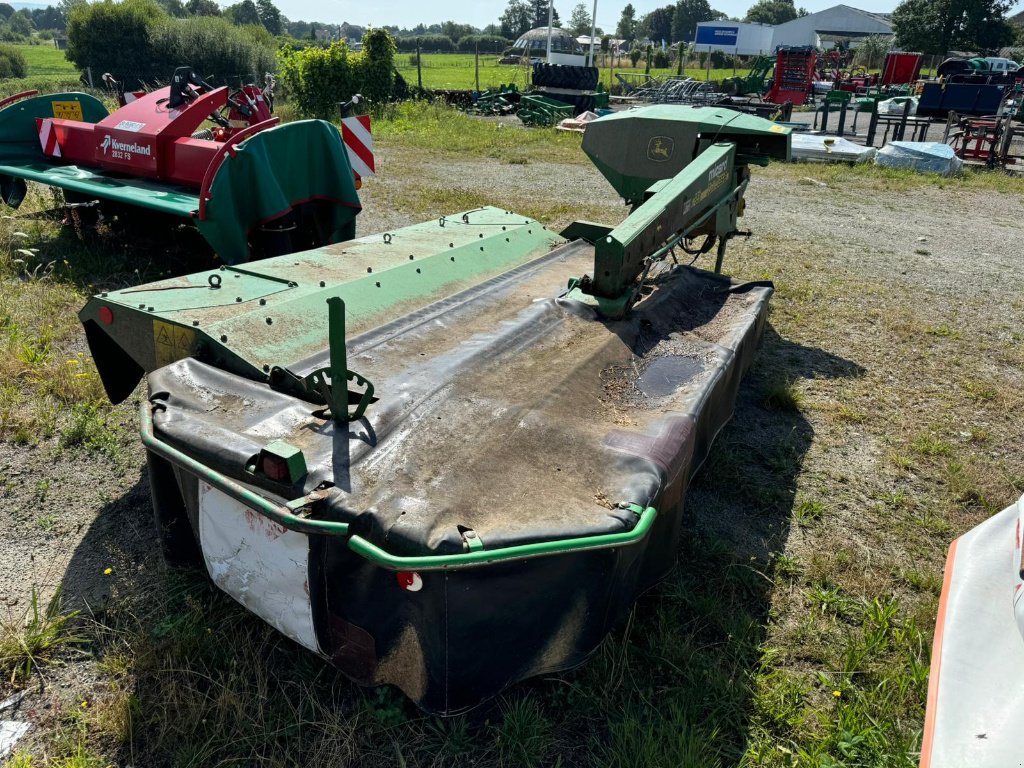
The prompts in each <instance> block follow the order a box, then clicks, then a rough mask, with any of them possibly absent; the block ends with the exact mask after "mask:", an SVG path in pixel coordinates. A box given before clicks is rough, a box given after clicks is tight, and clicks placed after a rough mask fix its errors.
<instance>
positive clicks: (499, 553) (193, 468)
mask: <svg viewBox="0 0 1024 768" xmlns="http://www.w3.org/2000/svg"><path fill="white" fill-rule="evenodd" d="M139 411H140V421H141V433H142V444H143V445H145V446H146V448H147V450H150V451H152V452H153V453H155V454H157V455H159V456H160V457H162V458H164V459H166V460H168V461H170V462H173V463H175V464H178V465H180V466H181V467H182V468H183V469H185V470H188V471H189V472H192V473H194V474H195V475H197V476H199V478H201V479H202V480H204V481H205V482H207V483H209V484H210V485H212V486H213V487H214V488H216V489H217V490H219V491H221V492H223V493H226V494H227V495H228V496H230V497H232V498H233V499H235V500H236V501H238V502H240V503H242V504H244V505H245V506H247V507H250V508H251V509H253V510H254V511H255V512H258V513H259V514H261V515H263V516H264V517H266V518H267V519H268V520H271V521H273V522H275V523H277V524H278V525H280V526H283V527H284V528H287V529H288V530H291V531H297V532H299V533H305V534H319V535H324V536H340V537H345V536H347V537H348V547H349V549H351V550H352V551H353V552H355V553H356V554H358V555H360V556H361V557H363V558H365V559H367V560H369V561H370V562H371V563H373V564H374V565H377V566H380V567H382V568H387V569H388V570H392V571H441V570H447V569H453V568H471V567H475V566H482V565H490V564H492V563H498V562H506V561H511V560H527V559H530V558H534V557H546V556H548V555H559V554H566V553H568V552H582V551H588V550H595V549H612V548H614V547H622V546H629V545H631V544H635V543H637V542H638V541H641V540H642V539H644V538H645V537H646V536H647V533H648V532H649V531H650V529H651V526H652V525H653V524H654V520H655V518H656V517H657V514H658V513H657V510H655V508H654V507H642V506H640V505H639V504H625V505H621V506H622V508H624V509H629V510H630V511H632V512H633V513H634V514H635V515H637V522H636V525H634V526H633V529H632V530H630V531H623V532H621V533H606V534H599V535H596V536H579V537H576V538H571V539H557V540H555V541H542V542H537V543H535V544H519V545H516V546H511V547H501V548H499V549H492V550H487V549H478V550H474V551H471V552H461V553H458V554H453V555H422V556H414V557H404V556H400V555H392V554H391V553H389V552H386V551H384V550H383V549H381V548H380V547H378V546H377V545H375V544H372V543H371V542H369V541H367V540H366V539H364V538H362V537H361V536H358V535H350V534H349V525H348V523H339V522H334V521H331V520H310V519H308V518H303V517H299V516H298V515H296V514H295V512H296V511H297V510H300V509H303V508H304V507H308V506H310V505H312V504H314V503H315V502H317V501H319V500H320V499H321V498H322V496H321V495H320V494H319V493H318V492H316V491H314V492H313V493H310V494H307V495H306V496H302V497H300V498H298V499H295V500H294V501H291V502H288V503H287V504H278V503H276V502H273V501H270V500H269V499H266V498H264V497H263V496H260V495H259V494H258V493H254V492H253V491H251V490H249V489H248V488H246V487H245V486H243V485H241V484H240V483H237V482H235V481H234V480H232V479H230V478H228V477H225V476H224V475H222V474H220V473H219V472H217V471H216V470H213V469H211V468H210V467H207V466H206V465H205V464H201V463H200V462H198V461H196V460H195V459H193V458H192V457H190V456H188V455H187V454H185V453H183V452H182V451H179V450H178V449H177V448H174V447H173V446H170V445H168V444H167V443H165V442H163V441H162V440H159V439H158V438H157V437H156V435H155V434H154V432H153V416H152V414H151V413H150V404H149V403H148V402H147V401H143V402H142V404H141V405H140V408H139Z"/></svg>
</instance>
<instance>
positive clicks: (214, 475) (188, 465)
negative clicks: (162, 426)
mask: <svg viewBox="0 0 1024 768" xmlns="http://www.w3.org/2000/svg"><path fill="white" fill-rule="evenodd" d="M149 406H150V404H149V402H148V401H145V400H144V401H143V402H142V404H141V406H140V407H139V421H140V422H141V424H140V426H141V429H140V432H141V434H142V444H143V445H144V446H146V448H147V449H148V450H150V451H152V452H153V453H155V454H158V455H159V456H161V457H162V458H164V459H167V460H168V461H171V462H173V463H175V464H178V465H180V466H181V467H182V468H183V469H187V470H188V471H189V472H192V473H194V474H196V475H198V476H199V477H200V478H202V479H203V480H205V481H206V482H207V483H209V484H210V485H212V486H213V487H214V488H216V489H217V490H218V491H221V492H223V493H226V494H227V495H228V496H230V497H231V498H233V499H235V501H238V502H241V503H242V504H244V505H245V506H247V507H251V508H252V509H253V510H254V511H255V512H258V513H260V514H261V515H263V516H264V517H265V518H267V519H268V520H271V521H273V522H275V523H277V524H278V525H280V526H283V527H285V528H287V529H288V530H291V531H298V532H300V533H322V534H326V535H329V536H347V535H348V523H337V522H333V521H331V520H309V519H307V518H303V517H299V516H298V515H296V514H295V512H296V511H297V510H300V509H302V508H303V507H307V506H309V505H310V504H313V503H314V502H315V501H317V499H318V498H320V494H318V493H316V492H315V491H314V492H313V493H311V494H309V495H307V496H302V497H301V498H298V499H296V500H295V501H292V502H289V503H288V504H277V503H275V502H273V501H270V500H269V499H266V498H264V497H263V496H260V495H259V494H258V493H254V492H253V491H250V490H249V489H248V488H246V487H245V486H244V485H242V484H241V483H236V482H235V481H234V480H232V479H231V478H228V477H224V475H222V474H220V472H217V471H215V470H213V469H210V468H209V467H207V466H206V465H205V464H201V463H200V462H198V461H196V460H195V459H193V458H192V457H191V456H189V455H188V454H185V453H182V452H181V451H179V450H178V449H177V448H175V447H173V446H170V445H168V444H167V443H165V442H163V441H162V440H158V439H157V437H156V435H155V434H154V433H153V415H152V414H151V413H150V410H149Z"/></svg>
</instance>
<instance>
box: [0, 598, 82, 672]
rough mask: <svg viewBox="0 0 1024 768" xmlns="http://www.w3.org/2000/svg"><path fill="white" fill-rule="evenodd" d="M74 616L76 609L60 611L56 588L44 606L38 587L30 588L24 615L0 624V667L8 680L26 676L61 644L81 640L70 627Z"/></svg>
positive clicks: (59, 647)
mask: <svg viewBox="0 0 1024 768" xmlns="http://www.w3.org/2000/svg"><path fill="white" fill-rule="evenodd" d="M77 616H78V611H71V612H70V613H64V612H62V611H61V604H60V589H59V588H58V589H57V590H56V591H55V592H54V594H53V597H51V598H50V601H49V602H48V603H47V604H46V607H45V608H41V607H40V604H39V590H38V589H35V588H33V589H32V599H31V603H30V605H29V610H28V616H27V617H25V619H24V620H22V621H10V620H9V621H6V622H4V623H3V624H0V670H2V671H3V673H4V674H5V675H9V676H10V681H11V683H12V684H14V683H18V682H24V681H25V680H27V679H28V678H29V677H31V675H32V672H33V670H35V669H38V668H39V667H40V666H41V665H43V664H45V663H46V662H48V661H51V660H52V659H53V658H54V656H55V655H56V653H57V652H58V651H60V650H61V649H62V648H65V647H66V646H68V645H73V644H76V643H81V642H84V641H83V638H82V637H80V636H78V635H76V634H74V633H73V631H72V629H73V625H74V621H75V618H76V617H77Z"/></svg>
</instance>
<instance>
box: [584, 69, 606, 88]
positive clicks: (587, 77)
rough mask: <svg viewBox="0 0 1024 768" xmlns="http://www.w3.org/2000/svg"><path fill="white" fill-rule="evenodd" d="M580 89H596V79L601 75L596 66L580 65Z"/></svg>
mask: <svg viewBox="0 0 1024 768" xmlns="http://www.w3.org/2000/svg"><path fill="white" fill-rule="evenodd" d="M580 69H581V70H582V72H581V74H580V90H581V91H596V90H597V81H598V80H599V79H600V77H601V71H600V70H599V69H598V68H597V67H580Z"/></svg>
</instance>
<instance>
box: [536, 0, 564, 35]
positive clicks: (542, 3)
mask: <svg viewBox="0 0 1024 768" xmlns="http://www.w3.org/2000/svg"><path fill="white" fill-rule="evenodd" d="M548 2H552V3H553V2H554V0H530V24H531V25H532V27H531V28H533V27H546V26H547V25H548ZM551 26H553V27H560V26H562V22H561V20H560V19H559V18H558V9H557V8H555V7H554V5H552V7H551Z"/></svg>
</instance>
